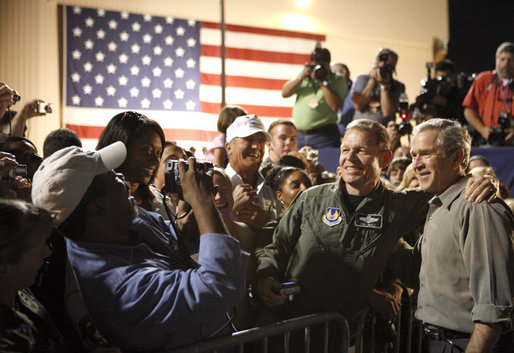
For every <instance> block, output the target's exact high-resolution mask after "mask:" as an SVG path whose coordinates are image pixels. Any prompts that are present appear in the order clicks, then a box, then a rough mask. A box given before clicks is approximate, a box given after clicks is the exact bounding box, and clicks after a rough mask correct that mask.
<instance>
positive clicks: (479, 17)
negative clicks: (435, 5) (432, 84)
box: [447, 0, 514, 73]
mask: <svg viewBox="0 0 514 353" xmlns="http://www.w3.org/2000/svg"><path fill="white" fill-rule="evenodd" d="M448 2H449V11H450V41H449V44H448V55H447V58H449V59H452V60H453V61H454V62H455V63H456V65H457V69H458V70H459V71H465V72H468V73H471V72H480V71H484V70H492V69H494V55H495V52H496V48H497V47H498V45H500V44H501V43H502V42H505V41H509V42H514V0H480V1H479V0H448Z"/></svg>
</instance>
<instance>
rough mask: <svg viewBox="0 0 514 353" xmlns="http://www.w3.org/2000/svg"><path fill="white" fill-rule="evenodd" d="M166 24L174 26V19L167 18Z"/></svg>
mask: <svg viewBox="0 0 514 353" xmlns="http://www.w3.org/2000/svg"><path fill="white" fill-rule="evenodd" d="M166 23H167V24H172V23H173V17H170V16H168V17H166Z"/></svg>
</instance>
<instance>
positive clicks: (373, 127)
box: [346, 119, 391, 151]
mask: <svg viewBox="0 0 514 353" xmlns="http://www.w3.org/2000/svg"><path fill="white" fill-rule="evenodd" d="M351 129H355V130H360V131H366V132H370V133H372V134H374V135H375V136H376V138H377V146H378V149H379V150H380V151H385V150H389V149H391V139H390V138H389V134H388V133H387V130H386V128H385V127H384V125H382V124H380V123H379V122H376V121H374V120H369V119H358V120H354V121H352V122H351V123H350V124H348V126H346V132H348V131H350V130H351Z"/></svg>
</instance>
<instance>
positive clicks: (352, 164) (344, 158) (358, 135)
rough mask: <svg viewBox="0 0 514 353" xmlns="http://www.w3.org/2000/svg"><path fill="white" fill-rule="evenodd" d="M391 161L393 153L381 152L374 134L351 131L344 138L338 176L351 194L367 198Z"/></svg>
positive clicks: (388, 151) (356, 130)
mask: <svg viewBox="0 0 514 353" xmlns="http://www.w3.org/2000/svg"><path fill="white" fill-rule="evenodd" d="M390 159H391V151H390V150H385V151H380V150H379V148H378V145H377V137H376V136H375V135H374V134H373V133H371V132H368V131H363V130H358V129H350V130H349V131H347V132H346V134H345V135H344V138H343V143H342V145H341V155H340V156H339V167H338V168H337V174H338V176H340V177H342V178H343V180H344V182H345V183H346V191H347V192H348V193H349V194H351V195H356V196H366V195H367V194H368V193H369V192H370V191H371V190H373V188H374V187H375V185H376V184H377V182H378V180H379V178H380V172H381V170H382V168H385V167H386V166H387V165H388V164H389V161H390Z"/></svg>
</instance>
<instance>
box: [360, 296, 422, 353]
mask: <svg viewBox="0 0 514 353" xmlns="http://www.w3.org/2000/svg"><path fill="white" fill-rule="evenodd" d="M414 304H415V303H414V302H413V300H412V298H411V297H410V296H408V297H403V298H402V308H404V310H403V312H402V310H400V312H399V313H398V316H397V317H396V321H395V322H394V328H395V336H394V341H393V347H392V349H389V347H387V346H386V347H379V348H382V349H377V348H376V347H377V336H376V322H377V321H376V317H377V315H379V314H378V313H376V312H375V311H374V310H373V309H371V308H366V309H365V310H363V311H362V312H361V313H360V314H359V315H358V317H357V319H356V322H355V326H356V329H355V340H354V342H355V353H363V352H364V353H374V352H376V351H380V352H387V353H388V352H393V353H415V352H417V353H421V351H422V337H423V332H422V325H421V323H420V322H419V321H418V320H416V319H415V318H414V312H415V307H414ZM367 320H370V322H371V325H370V328H369V330H368V331H365V325H366V322H367ZM414 328H417V329H416V330H414ZM364 340H366V341H367V344H368V345H367V350H366V351H365V350H364V344H363V343H364ZM413 343H415V345H414V344H413Z"/></svg>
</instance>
